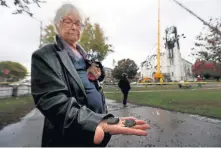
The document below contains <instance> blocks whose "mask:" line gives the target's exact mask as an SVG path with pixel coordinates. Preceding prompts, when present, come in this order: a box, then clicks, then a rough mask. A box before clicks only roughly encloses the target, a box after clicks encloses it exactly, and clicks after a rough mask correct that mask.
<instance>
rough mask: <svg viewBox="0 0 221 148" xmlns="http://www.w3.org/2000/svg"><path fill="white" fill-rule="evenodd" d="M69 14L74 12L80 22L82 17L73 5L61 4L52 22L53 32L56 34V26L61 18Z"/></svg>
mask: <svg viewBox="0 0 221 148" xmlns="http://www.w3.org/2000/svg"><path fill="white" fill-rule="evenodd" d="M70 12H74V13H76V14H77V15H78V17H79V18H80V21H81V22H82V16H81V14H80V11H79V9H77V7H75V6H74V5H73V4H70V3H68V4H63V5H62V6H61V7H60V8H59V9H58V10H57V11H56V14H55V17H54V20H53V23H54V26H55V30H56V32H58V24H59V23H60V21H61V19H62V17H64V16H66V15H67V14H68V13H70Z"/></svg>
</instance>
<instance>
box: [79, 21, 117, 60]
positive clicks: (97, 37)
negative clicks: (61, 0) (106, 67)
mask: <svg viewBox="0 0 221 148" xmlns="http://www.w3.org/2000/svg"><path fill="white" fill-rule="evenodd" d="M107 40H108V38H107V37H105V36H104V32H103V30H102V29H101V27H100V25H99V24H97V23H95V24H94V25H92V24H91V23H90V22H89V19H87V21H86V22H85V28H84V30H83V32H82V36H81V39H80V42H79V43H80V45H81V46H82V47H83V48H84V49H85V50H86V51H89V50H90V49H92V50H93V52H97V53H98V60H99V61H103V60H104V59H105V57H106V56H107V55H108V54H109V53H110V52H113V50H112V45H111V44H108V43H107Z"/></svg>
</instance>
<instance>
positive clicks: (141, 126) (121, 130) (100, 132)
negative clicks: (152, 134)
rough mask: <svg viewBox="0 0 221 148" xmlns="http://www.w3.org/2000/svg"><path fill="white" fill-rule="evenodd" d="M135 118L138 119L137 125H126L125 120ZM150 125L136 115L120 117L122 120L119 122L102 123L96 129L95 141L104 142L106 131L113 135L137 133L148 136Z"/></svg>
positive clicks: (96, 142) (97, 142)
mask: <svg viewBox="0 0 221 148" xmlns="http://www.w3.org/2000/svg"><path fill="white" fill-rule="evenodd" d="M128 119H133V120H135V121H136V125H135V126H133V127H125V125H124V122H125V120H128ZM149 128H150V126H149V125H148V124H147V123H146V122H145V121H144V120H138V119H136V118H134V117H123V118H120V122H119V123H118V124H114V125H109V124H105V123H104V124H101V126H98V127H97V129H96V131H95V136H94V143H95V144H99V143H101V142H102V140H103V138H104V133H110V134H111V135H119V134H122V135H137V136H146V135H147V131H146V130H147V129H149Z"/></svg>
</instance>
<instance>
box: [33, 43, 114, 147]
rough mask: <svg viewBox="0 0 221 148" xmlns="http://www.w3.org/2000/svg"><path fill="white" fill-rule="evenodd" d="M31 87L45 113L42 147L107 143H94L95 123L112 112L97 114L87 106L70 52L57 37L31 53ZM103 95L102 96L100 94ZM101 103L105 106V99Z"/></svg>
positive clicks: (41, 109) (88, 145) (35, 98)
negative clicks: (66, 50) (68, 53)
mask: <svg viewBox="0 0 221 148" xmlns="http://www.w3.org/2000/svg"><path fill="white" fill-rule="evenodd" d="M31 88H32V95H33V98H34V102H35V104H36V107H37V108H38V109H39V110H40V111H41V113H42V114H43V115H44V116H45V123H44V129H43V135H42V146H43V147H45V146H46V147H51V146H53V147H91V146H96V147H99V146H102V147H103V146H106V145H107V143H108V142H109V140H110V138H111V136H110V135H109V134H105V139H104V140H103V142H102V143H101V144H100V145H95V144H94V143H93V139H94V132H95V129H96V127H97V125H98V123H99V122H100V121H101V120H102V119H105V118H108V117H112V116H113V115H112V114H107V112H104V114H97V113H95V112H93V111H91V110H90V109H88V108H87V99H86V93H85V90H84V87H83V84H82V82H81V79H80V77H79V76H78V74H77V72H76V70H75V67H74V66H73V64H72V62H71V60H70V58H69V56H68V55H67V53H66V52H64V51H63V47H62V44H61V43H60V41H59V40H58V41H57V43H56V44H50V45H46V46H44V47H43V48H41V49H39V50H37V51H35V52H34V53H33V55H32V66H31ZM103 98H104V97H103ZM103 105H104V106H105V107H106V103H105V100H104V99H103Z"/></svg>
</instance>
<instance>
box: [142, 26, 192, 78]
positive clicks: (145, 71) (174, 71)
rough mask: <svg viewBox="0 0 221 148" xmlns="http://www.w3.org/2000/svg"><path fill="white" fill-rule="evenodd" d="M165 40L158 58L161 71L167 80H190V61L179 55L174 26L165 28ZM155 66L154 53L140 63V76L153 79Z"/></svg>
mask: <svg viewBox="0 0 221 148" xmlns="http://www.w3.org/2000/svg"><path fill="white" fill-rule="evenodd" d="M165 40H166V43H165V51H164V52H161V59H160V61H161V62H160V67H161V73H163V74H164V76H165V77H166V79H167V80H168V81H192V80H193V77H192V70H191V69H192V63H190V62H188V61H187V60H185V59H183V58H182V56H181V52H180V46H179V36H178V35H177V29H176V27H170V28H168V29H167V30H166V38H165ZM156 68H157V59H156V55H150V56H149V57H148V58H147V60H146V61H144V62H143V63H142V64H141V77H142V78H151V79H153V75H154V74H155V72H156Z"/></svg>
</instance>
